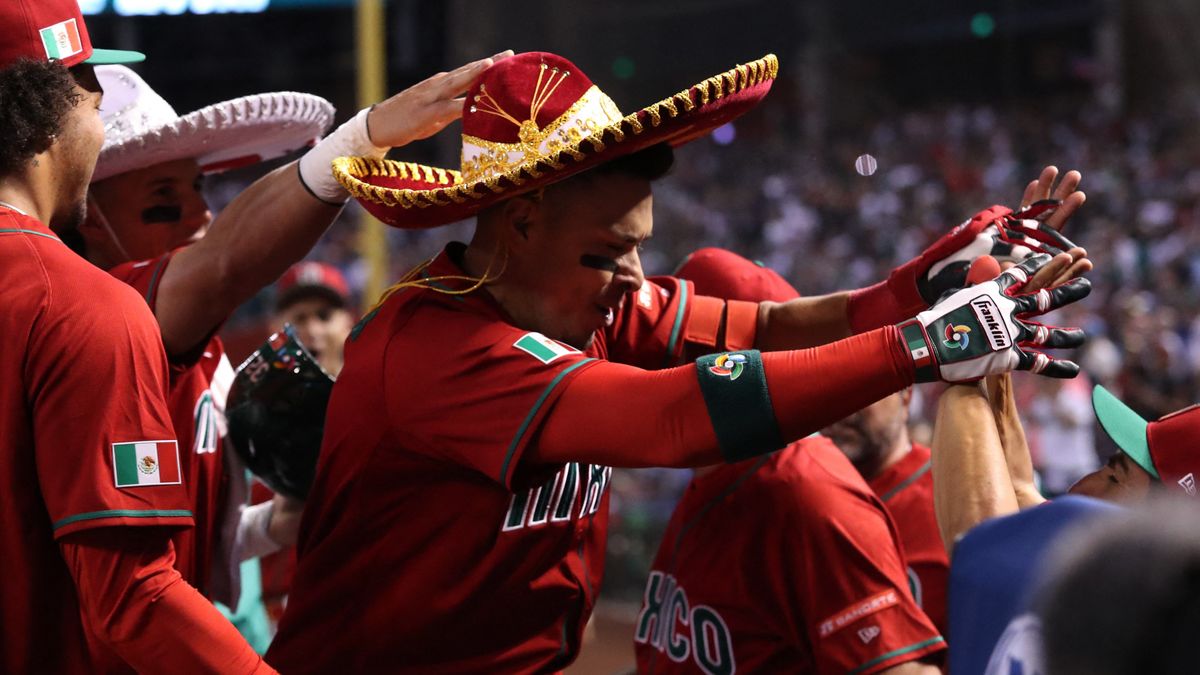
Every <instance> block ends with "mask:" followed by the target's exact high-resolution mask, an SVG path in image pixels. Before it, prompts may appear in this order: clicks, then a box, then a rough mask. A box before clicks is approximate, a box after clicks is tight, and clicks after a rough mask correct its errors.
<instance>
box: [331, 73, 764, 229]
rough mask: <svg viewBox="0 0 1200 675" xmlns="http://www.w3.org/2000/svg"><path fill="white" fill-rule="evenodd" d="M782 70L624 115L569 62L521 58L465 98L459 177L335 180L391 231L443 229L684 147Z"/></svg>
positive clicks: (346, 163) (371, 174)
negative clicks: (615, 162)
mask: <svg viewBox="0 0 1200 675" xmlns="http://www.w3.org/2000/svg"><path fill="white" fill-rule="evenodd" d="M778 71H779V61H778V60H777V59H776V58H775V55H774V54H768V55H767V56H764V57H763V58H761V59H759V60H757V61H753V62H751V63H747V64H745V65H740V66H737V67H736V68H733V69H732V70H728V71H726V72H724V73H721V74H720V75H716V76H714V77H710V78H708V79H707V80H704V81H703V82H701V83H699V84H697V85H695V86H692V87H689V88H687V89H684V90H683V91H681V92H679V93H678V94H675V95H674V96H672V97H670V98H666V99H663V100H662V101H659V102H658V103H655V104H654V105H651V106H648V107H645V108H642V109H641V110H638V111H637V112H634V113H633V114H630V115H622V114H621V112H620V110H618V109H617V106H616V104H614V103H613V102H612V99H610V98H609V97H608V96H606V95H605V94H604V92H602V91H600V89H599V88H598V87H596V86H595V85H594V84H592V81H591V80H590V79H588V77H587V75H585V74H583V72H582V71H580V70H579V69H578V68H576V67H575V65H574V64H573V63H571V62H570V61H568V60H566V59H564V58H563V57H561V56H557V55H555V54H550V53H547V52H528V53H525V54H518V55H516V56H512V57H509V58H507V59H505V60H503V61H500V62H499V63H497V64H496V65H494V66H492V67H491V68H489V69H488V70H486V71H484V73H483V74H482V75H480V77H479V80H478V81H477V82H476V83H475V84H474V86H472V88H471V90H470V91H469V92H468V94H467V99H466V103H465V104H464V110H463V136H462V168H461V170H459V171H453V170H450V169H438V168H435V167H430V166H423V165H420V164H412V163H408V162H394V161H391V160H375V159H369V158H363V157H339V158H338V159H336V160H334V162H333V174H334V176H336V177H337V179H338V181H339V182H340V183H341V184H342V185H344V186H345V187H346V189H347V190H349V191H350V194H352V195H354V197H355V198H357V199H358V201H359V202H360V203H362V205H363V206H364V207H366V209H367V210H368V211H370V212H371V213H372V214H373V215H374V216H375V217H377V218H379V219H380V220H382V221H384V222H385V223H388V224H389V225H394V226H396V227H403V228H425V227H434V226H437V225H444V224H446V223H452V222H455V221H458V220H462V219H464V218H469V217H471V216H473V215H475V214H476V213H478V212H479V211H480V210H482V209H483V208H485V207H487V206H490V205H492V204H495V203H496V202H499V201H502V200H505V199H508V198H510V197H514V196H516V195H519V194H522V193H525V192H530V191H532V190H536V189H538V188H540V187H543V186H546V185H549V184H551V183H557V182H558V181H561V180H563V179H565V178H568V177H570V176H573V175H575V174H577V173H580V172H581V171H586V170H587V169H590V168H592V167H594V166H596V165H598V164H602V163H604V162H607V161H609V160H612V159H615V158H617V157H620V156H622V155H628V154H630V153H633V152H637V151H638V150H641V149H643V148H647V147H650V146H651V145H655V144H658V143H670V144H671V145H673V146H679V145H683V144H684V143H687V142H688V141H690V140H692V139H693V138H696V137H697V136H700V135H702V134H704V133H705V132H707V131H709V130H711V129H713V128H715V127H718V126H721V125H722V124H725V123H726V122H729V121H730V120H732V119H734V118H736V117H738V116H739V115H741V114H742V113H744V112H746V111H747V110H749V109H750V108H752V107H754V105H755V104H757V103H758V102H759V101H760V100H762V98H763V97H764V96H766V95H767V92H768V91H769V90H770V89H771V83H772V82H773V81H774V79H775V76H776V74H777V73H778Z"/></svg>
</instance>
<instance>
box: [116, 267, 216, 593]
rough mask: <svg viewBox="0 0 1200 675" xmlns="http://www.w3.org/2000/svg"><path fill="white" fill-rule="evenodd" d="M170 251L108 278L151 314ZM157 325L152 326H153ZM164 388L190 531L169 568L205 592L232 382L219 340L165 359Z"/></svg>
mask: <svg viewBox="0 0 1200 675" xmlns="http://www.w3.org/2000/svg"><path fill="white" fill-rule="evenodd" d="M175 252H176V251H172V252H171V253H167V254H165V255H162V256H159V257H158V258H153V259H151V260H145V261H140V262H133V263H125V264H123V265H119V266H117V267H115V268H113V269H111V270H109V274H111V275H112V276H114V277H116V278H117V279H119V280H121V281H123V282H125V283H126V284H129V285H130V286H132V287H133V288H134V290H136V291H137V292H138V293H139V294H140V295H141V296H142V298H143V300H144V301H145V303H146V304H147V305H149V306H150V310H151V311H156V307H157V302H158V284H159V282H160V281H161V280H162V276H163V272H164V271H165V270H166V268H167V265H169V264H170V262H171V259H172V258H173V257H174V255H175ZM156 325H157V324H156ZM169 365H170V371H169V374H170V389H169V390H168V396H167V405H168V406H169V408H170V410H171V421H172V422H173V424H174V427H175V434H176V437H177V438H178V439H179V455H180V459H181V460H182V462H183V467H182V468H183V477H184V485H186V486H187V491H188V498H189V500H190V502H191V509H192V512H193V513H194V514H195V521H196V527H194V528H192V529H188V530H181V531H179V532H177V533H176V534H175V536H174V537H172V539H171V540H172V541H173V542H174V544H175V569H177V570H179V574H180V575H181V576H182V577H183V578H184V580H185V581H187V582H188V583H189V584H191V585H192V586H195V587H196V588H197V589H199V591H200V592H201V593H204V594H206V595H208V594H210V593H211V591H212V589H211V588H209V581H210V579H211V576H212V569H213V566H214V565H217V564H221V561H216V560H214V559H213V556H214V554H215V552H216V551H218V550H220V546H219V544H220V537H221V534H222V531H221V530H222V527H221V526H222V523H223V518H224V516H225V513H224V511H225V502H226V490H227V489H228V488H229V486H228V476H227V474H226V472H225V470H224V466H223V464H222V461H223V457H224V443H223V442H222V439H223V438H224V435H225V400H226V398H227V395H228V393H229V387H230V385H232V384H233V376H234V372H233V366H231V365H230V363H229V359H228V358H226V356H225V347H224V346H223V345H222V344H221V339H220V338H218V337H216V336H214V337H212V338H211V339H209V340H208V341H207V343H205V344H204V345H203V347H202V348H198V349H196V350H193V353H191V354H186V355H183V356H182V357H178V356H176V357H170V358H169Z"/></svg>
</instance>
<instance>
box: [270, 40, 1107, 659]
mask: <svg viewBox="0 0 1200 675" xmlns="http://www.w3.org/2000/svg"><path fill="white" fill-rule="evenodd" d="M776 68H777V63H776V61H775V58H774V57H773V56H771V57H767V58H764V59H761V60H759V61H755V62H752V63H749V64H746V65H744V66H739V67H738V68H735V69H733V70H731V71H729V72H727V73H723V74H721V75H719V76H717V77H713V78H710V79H708V80H706V81H704V82H703V83H701V84H699V85H697V86H695V87H691V88H689V89H687V90H684V91H683V92H680V93H679V94H676V95H675V96H672V97H671V98H669V99H666V100H664V101H662V102H659V103H657V104H655V105H653V106H650V107H648V108H645V109H642V110H639V111H637V112H636V113H634V114H632V115H629V116H622V115H621V113H620V112H619V111H618V110H617V108H616V106H615V104H613V102H612V101H611V100H610V99H608V97H607V96H605V95H604V94H603V93H602V92H601V91H600V90H599V89H598V88H597V87H595V86H593V85H592V83H591V82H590V80H589V79H588V78H587V76H586V75H584V74H583V73H582V72H580V71H579V69H578V68H576V67H575V66H574V65H573V64H571V63H570V62H569V61H567V60H566V59H563V58H561V57H558V56H555V55H553V54H547V53H527V54H522V55H519V56H515V57H512V58H509V59H506V60H504V61H501V62H500V63H498V64H497V65H496V66H494V67H492V68H490V69H489V70H487V71H485V72H484V73H483V75H482V76H481V77H480V79H479V80H478V81H477V82H476V83H475V85H474V86H473V87H472V88H471V90H470V91H469V94H468V98H469V101H468V102H467V104H466V109H465V111H464V120H463V154H462V157H463V169H464V171H463V172H462V173H458V172H453V173H452V172H447V171H445V170H442V169H434V168H430V167H419V166H416V165H411V164H401V163H395V162H384V161H376V160H370V159H362V158H348V159H345V160H338V162H337V163H336V164H335V171H337V172H338V173H339V175H340V176H341V178H342V180H343V181H344V184H346V185H348V186H350V187H351V188H352V191H353V192H354V193H355V194H356V196H358V197H359V198H360V201H362V202H363V203H364V205H365V206H367V208H368V209H370V210H372V211H373V212H375V213H377V214H379V215H381V216H382V217H384V218H385V219H386V220H387V221H388V222H390V223H393V224H396V225H400V226H433V225H437V224H443V223H446V222H451V221H453V220H456V219H461V218H463V217H467V216H470V215H474V214H478V216H479V220H478V223H477V226H476V229H475V235H474V237H473V239H472V241H471V243H470V244H469V245H463V244H458V243H455V244H450V245H449V246H447V247H446V249H445V250H444V251H443V253H442V254H440V255H438V256H437V257H436V258H434V259H433V260H432V261H430V262H429V263H427V264H425V265H422V266H420V267H418V268H417V269H416V270H414V271H413V272H412V273H411V274H410V275H409V276H408V277H406V278H405V279H404V280H402V281H401V282H400V283H398V284H397V285H395V286H393V288H392V290H391V291H390V292H389V293H388V294H386V296H385V298H384V299H383V300H382V301H381V302H380V304H379V305H378V306H377V307H376V308H375V309H374V310H372V311H371V312H369V313H368V314H367V315H366V316H365V317H364V318H363V320H362V321H361V322H360V323H359V325H358V326H357V327H356V328H355V330H354V331H352V332H351V336H350V339H349V341H348V342H347V346H346V364H345V367H344V368H343V369H342V373H341V375H340V376H339V378H338V382H337V384H336V385H335V387H334V392H333V395H332V398H331V400H330V404H329V410H328V418H327V421H326V427H325V437H324V445H323V447H322V451H321V459H320V464H319V466H318V470H317V478H316V482H315V483H314V485H313V489H312V492H311V493H310V497H309V501H308V504H307V506H306V509H305V514H304V519H303V523H302V528H301V537H300V542H299V544H298V551H299V560H300V563H299V569H298V570H297V573H296V580H295V584H294V588H293V593H292V596H291V598H290V601H289V606H288V609H287V611H286V612H285V614H284V617H283V620H282V621H281V624H280V630H279V634H278V635H277V636H276V640H275V643H274V644H273V645H272V647H271V650H270V651H269V652H268V654H267V660H268V661H269V662H271V663H273V664H276V665H278V667H280V668H282V669H284V670H285V671H286V672H289V673H306V672H331V671H335V670H354V671H358V672H405V671H412V672H469V671H486V672H530V671H551V670H555V669H558V668H562V667H563V666H565V665H567V664H569V663H570V662H571V661H572V660H573V658H574V656H575V654H576V652H577V651H578V648H579V641H580V637H581V633H582V631H583V628H584V625H585V624H586V622H587V619H588V616H589V615H590V613H591V609H592V606H593V603H594V602H595V598H596V590H597V588H598V585H599V583H600V581H601V578H602V576H603V558H604V546H605V540H606V536H607V522H608V511H607V509H608V490H607V487H608V481H609V477H610V475H611V470H610V469H609V468H608V467H611V466H628V467H638V466H698V465H705V464H713V463H717V462H720V461H721V460H727V461H730V462H737V461H741V460H743V459H747V458H749V457H751V456H754V455H758V454H762V453H765V452H770V451H773V450H777V449H779V448H782V447H783V446H784V445H786V443H787V441H793V440H796V439H798V438H801V437H803V436H805V435H807V434H809V433H811V432H812V431H815V430H816V429H819V428H821V427H823V426H825V425H826V424H829V423H832V422H833V421H834V420H836V419H839V418H841V417H843V416H845V415H847V414H849V413H850V412H853V411H854V410H857V409H860V408H862V407H864V406H866V405H869V404H870V403H872V402H874V401H875V400H878V399H879V398H882V397H883V396H886V395H887V394H890V393H892V392H895V391H899V390H900V389H903V388H904V387H906V386H908V385H909V384H911V383H912V382H913V381H914V380H917V379H920V380H922V381H924V380H927V379H932V378H936V377H939V373H940V376H941V377H945V378H948V379H960V378H961V379H973V378H976V377H980V376H982V375H983V374H985V373H987V372H992V371H995V370H1008V369H1012V368H1015V367H1021V366H1022V364H1024V366H1025V367H1029V368H1034V369H1037V370H1040V371H1043V372H1047V373H1050V374H1057V375H1070V374H1071V373H1073V372H1074V367H1073V366H1072V365H1068V364H1066V363H1064V362H1058V361H1050V360H1048V359H1047V358H1046V357H1044V356H1033V355H1031V354H1029V353H1026V352H1022V351H1021V350H1020V349H1019V348H1018V347H1017V345H1018V344H1022V343H1023V344H1029V340H1030V336H1032V333H1030V332H1026V331H1028V330H1029V329H1026V328H1024V327H1023V324H1021V323H1020V322H1019V321H1017V320H1016V319H1015V318H1013V317H1014V316H1015V315H1017V314H1021V313H1024V312H1027V311H1028V310H1030V309H1032V308H1033V307H1034V306H1035V305H1036V303H1037V299H1036V298H1027V297H1019V298H1015V299H1014V298H1013V297H1011V295H1010V294H1011V293H1012V289H1014V288H1015V287H1016V285H1017V284H1019V283H1020V282H1021V281H1023V280H1024V279H1025V278H1027V275H1029V274H1030V273H1032V271H1033V270H1036V269H1037V268H1038V266H1039V265H1041V264H1043V261H1044V259H1045V256H1042V257H1039V258H1037V259H1035V260H1032V261H1030V262H1028V263H1025V264H1023V265H1022V266H1021V267H1019V268H1018V269H1016V270H1013V271H1012V272H1010V273H1009V274H1007V275H1003V276H1001V277H1000V278H999V279H998V280H997V281H993V282H989V284H988V285H985V286H983V287H975V288H973V289H971V290H970V291H969V292H961V291H960V292H958V293H954V294H951V295H949V296H947V297H946V298H945V299H944V300H942V301H940V302H939V303H938V304H937V305H935V306H934V307H933V308H931V309H928V310H926V311H924V312H921V313H919V314H918V317H919V318H918V319H916V320H910V321H909V322H907V323H906V324H905V325H904V326H902V327H897V326H894V325H890V323H889V325H886V326H883V327H882V328H877V329H873V330H868V332H866V333H863V334H861V335H857V336H854V337H849V338H848V339H844V340H840V341H838V342H834V343H833V344H829V345H826V346H823V347H817V348H814V349H799V348H801V347H806V346H811V345H817V344H821V343H823V342H828V341H830V340H837V339H838V338H844V337H846V336H848V335H850V334H851V333H852V330H853V326H854V325H855V324H856V323H857V322H856V321H855V320H853V319H852V318H851V317H852V316H853V317H856V318H857V319H858V320H860V321H861V322H862V323H859V324H858V325H860V326H862V325H865V324H867V323H869V321H868V317H867V316H866V315H860V314H859V313H858V312H857V310H855V309H851V308H850V306H851V305H856V306H857V307H859V308H861V307H863V306H871V307H872V308H873V309H872V310H871V312H868V313H869V314H871V316H870V319H871V320H874V321H877V322H884V323H887V322H890V321H892V320H893V319H897V320H904V318H905V317H903V316H900V317H895V316H894V315H895V314H896V313H899V312H900V311H903V310H902V308H903V307H904V306H905V305H906V301H901V300H900V299H899V297H898V296H897V295H896V292H897V291H902V292H903V293H904V295H905V297H906V298H908V299H909V301H913V302H915V301H916V300H914V298H915V299H920V298H921V297H922V296H921V295H920V292H919V290H918V284H919V280H920V279H927V276H926V273H927V272H929V269H930V266H931V265H932V264H933V263H935V262H937V261H939V260H943V259H946V258H949V257H950V256H953V255H957V254H959V253H960V252H961V250H962V249H963V248H964V247H965V246H966V244H967V243H968V242H974V241H975V239H976V237H977V235H981V234H982V233H983V231H984V230H985V229H986V228H988V227H996V226H997V224H998V223H1005V222H1007V220H1006V216H1007V215H1008V211H1007V210H1004V212H1003V213H1002V214H1001V213H999V212H997V211H989V212H988V214H987V215H983V216H981V217H980V218H979V219H977V220H973V221H971V222H969V223H967V224H965V225H964V226H962V227H960V228H957V229H956V230H955V231H954V235H953V236H952V237H951V239H949V240H948V242H950V243H947V242H946V241H944V242H941V248H939V249H938V250H937V251H936V252H935V253H933V254H931V256H932V257H928V258H923V259H922V260H919V261H914V263H912V264H911V265H910V266H908V267H907V268H905V272H903V273H900V274H898V275H897V277H896V280H895V281H894V282H891V283H887V284H884V285H881V286H879V287H877V288H874V289H872V290H870V291H868V293H867V297H868V298H869V299H871V300H872V302H871V303H866V304H865V305H864V304H863V303H861V302H851V299H850V297H849V294H844V293H843V294H836V295H833V296H824V297H820V298H811V299H800V300H796V301H793V302H790V303H784V304H773V303H764V304H761V305H759V304H754V303H745V302H737V301H729V302H726V301H724V300H719V299H716V298H709V297H704V296H697V295H696V294H695V291H694V289H693V288H692V287H691V285H690V284H689V283H687V282H685V281H681V280H678V279H674V278H669V277H666V278H661V279H658V280H654V281H647V280H646V279H645V278H644V276H643V274H642V270H641V265H640V263H639V259H638V250H639V248H640V247H641V245H642V244H643V243H644V242H645V240H646V239H647V238H648V237H649V235H650V234H651V229H652V222H651V203H652V200H651V187H650V183H651V180H653V179H654V178H657V177H658V176H660V175H662V173H663V172H664V171H666V169H667V168H668V166H669V165H670V163H671V161H672V160H673V154H672V151H671V150H670V147H669V145H668V143H670V142H674V143H683V142H685V141H686V140H688V139H690V138H694V137H696V136H698V135H701V134H703V133H705V132H706V131H707V130H709V129H711V128H713V127H714V126H716V125H719V124H723V123H725V122H727V121H728V120H730V119H732V118H734V117H736V116H737V115H738V114H740V113H741V112H743V111H745V110H746V109H748V108H749V107H750V106H752V105H753V104H754V103H756V102H757V101H758V100H759V99H761V98H762V96H763V95H765V94H766V91H767V89H768V87H769V85H770V82H771V80H772V79H773V78H774V76H775V74H776ZM588 169H594V170H592V171H587V170H588ZM585 171H587V172H586V173H584V172H585ZM568 178H569V179H570V180H567V179H568ZM996 231H998V230H996ZM984 236H991V235H984ZM957 237H961V238H957ZM964 239H965V241H964ZM905 279H908V280H910V281H911V283H907V282H905V281H904V280H905ZM1084 294H1086V282H1079V283H1076V284H1075V285H1074V286H1068V287H1063V288H1062V289H1058V290H1057V291H1056V292H1055V293H1054V294H1051V293H1046V294H1043V295H1042V296H1040V298H1041V299H1042V300H1043V301H1044V306H1046V307H1050V306H1054V305H1057V304H1059V303H1063V302H1069V301H1072V300H1074V299H1076V298H1077V297H1080V296H1081V295H1084ZM861 299H862V296H859V300H860V301H861ZM972 300H974V301H975V302H976V303H977V304H976V306H977V307H979V308H980V309H978V310H972V309H971V308H970V303H971V302H972ZM898 308H900V309H898ZM975 313H978V316H975ZM947 322H951V323H953V322H965V323H964V324H961V325H966V324H967V323H969V324H970V325H971V326H974V329H975V330H978V331H980V332H981V334H982V333H983V332H984V331H985V330H986V331H988V334H989V335H990V336H991V338H992V339H991V340H988V339H982V340H979V341H977V343H972V344H973V347H972V349H971V350H969V351H967V350H959V351H963V352H964V353H963V354H958V353H955V352H951V351H947V350H946V348H944V347H943V346H941V345H940V340H930V339H929V338H928V334H929V331H934V332H935V333H937V334H938V335H940V331H942V330H943V326H944V325H945V324H946V323H947ZM955 325H959V324H955ZM902 335H903V336H906V337H907V338H908V340H905V339H902ZM1033 337H1035V338H1036V339H1038V341H1049V342H1051V343H1053V344H1055V345H1063V346H1065V345H1071V344H1078V342H1079V341H1080V338H1081V336H1080V335H1078V334H1075V333H1069V332H1064V331H1060V330H1055V331H1050V332H1048V333H1046V334H1045V335H1042V334H1040V333H1039V335H1037V336H1033ZM1042 338H1045V340H1042ZM759 349H763V350H770V349H796V351H780V352H778V353H773V354H765V353H761V352H760V351H758V350H759ZM712 352H717V353H716V354H712ZM695 354H710V355H709V356H703V357H701V358H700V359H699V360H697V361H695V362H694V363H692V362H691V361H692V358H691V357H692V356H693V355H695ZM964 357H965V358H964ZM681 364H686V365H681ZM817 383H820V386H817ZM777 412H778V414H776V413H777ZM346 607H350V608H353V610H352V611H339V610H338V608H346ZM381 627H383V628H381ZM340 636H344V639H339V637H340Z"/></svg>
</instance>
